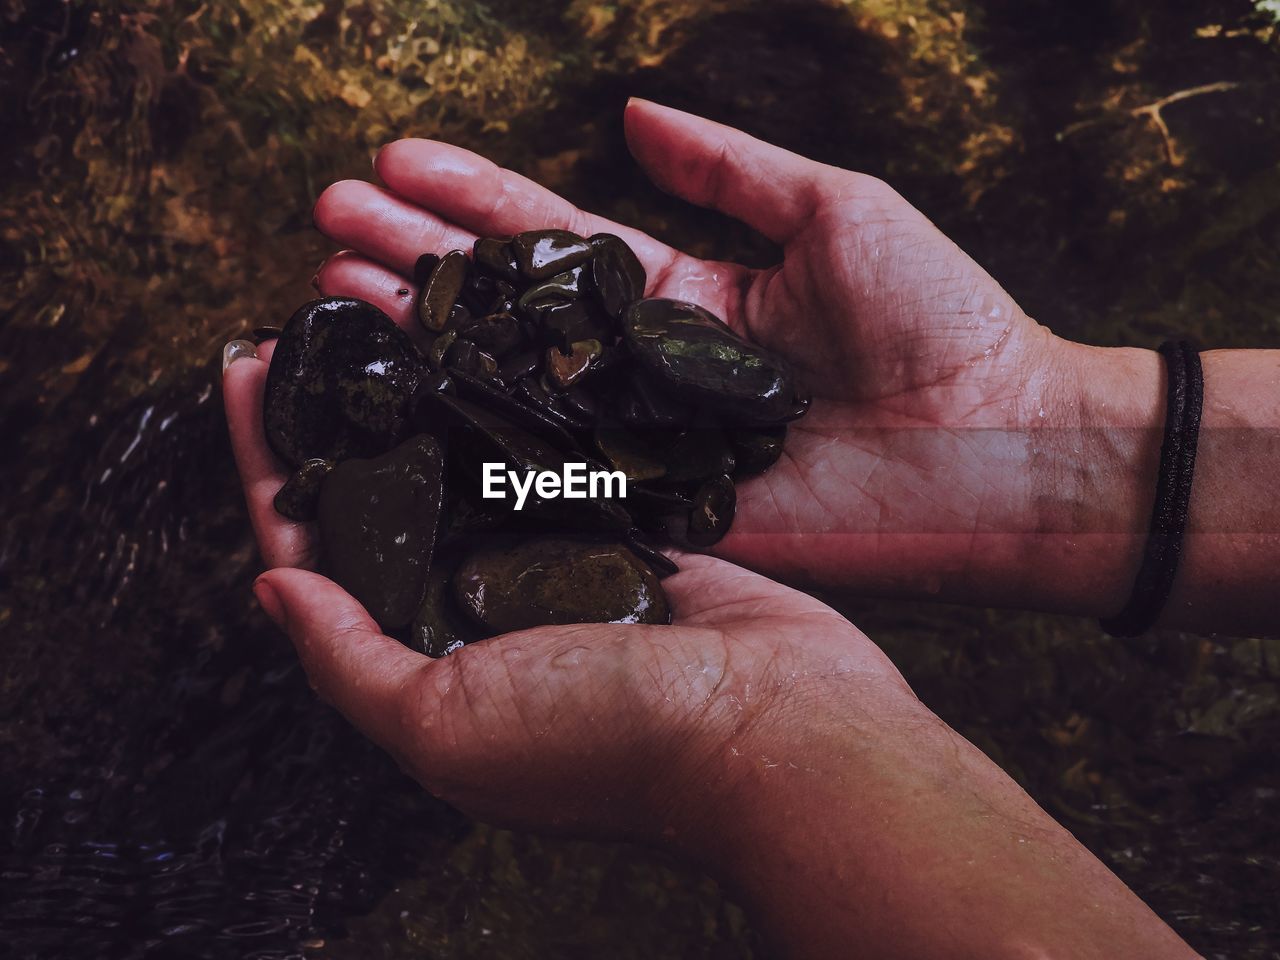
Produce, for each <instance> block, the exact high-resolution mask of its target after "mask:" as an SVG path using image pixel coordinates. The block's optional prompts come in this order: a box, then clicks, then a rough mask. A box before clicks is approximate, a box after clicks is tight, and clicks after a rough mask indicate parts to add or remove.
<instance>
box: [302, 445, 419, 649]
mask: <svg viewBox="0 0 1280 960" xmlns="http://www.w3.org/2000/svg"><path fill="white" fill-rule="evenodd" d="M443 499H444V456H443V454H442V453H441V450H440V445H439V444H438V443H437V442H436V441H435V439H434V438H433V437H429V436H427V435H425V434H422V435H419V436H416V437H413V438H412V439H410V440H406V441H405V442H404V443H402V444H401V445H400V446H398V447H396V448H395V449H394V450H392V451H391V452H390V453H387V454H384V455H383V456H381V457H375V458H373V459H371V460H347V461H344V462H343V463H340V464H338V465H337V466H336V467H334V468H333V470H332V471H330V473H329V475H328V476H327V477H325V480H324V484H323V485H322V486H321V488H320V508H319V520H320V544H321V547H322V549H323V556H324V566H325V570H326V571H327V572H328V574H329V576H331V577H332V578H333V579H334V581H335V582H337V583H338V584H339V585H340V586H342V587H343V588H344V589H345V590H346V591H347V592H349V593H350V594H351V595H352V596H353V597H355V598H356V599H357V600H359V601H360V602H361V603H362V604H364V607H365V609H366V610H368V611H369V615H370V616H372V617H373V618H374V619H375V620H377V621H378V625H379V626H380V627H381V628H382V629H383V630H397V629H399V628H401V627H404V626H406V625H407V624H408V623H409V622H410V621H411V620H412V619H413V617H414V614H416V613H417V612H418V610H419V608H420V607H421V606H422V600H423V595H424V594H425V592H426V587H427V575H428V574H429V573H430V570H431V554H432V551H433V550H434V549H435V542H436V529H437V526H438V524H439V521H440V508H441V504H442V502H443Z"/></svg>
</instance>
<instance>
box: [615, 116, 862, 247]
mask: <svg viewBox="0 0 1280 960" xmlns="http://www.w3.org/2000/svg"><path fill="white" fill-rule="evenodd" d="M623 121H624V125H625V127H626V135H627V144H628V146H629V147H630V148H631V152H632V154H634V155H635V158H636V160H638V161H639V163H640V165H641V166H642V167H644V169H645V172H646V173H648V174H649V176H650V177H651V178H652V179H653V181H654V182H655V183H656V184H658V186H660V187H662V188H663V189H664V190H666V191H667V192H669V193H674V194H675V195H676V196H678V197H682V198H684V199H685V200H688V201H689V202H691V203H696V204H697V205H698V206H700V207H711V208H712V209H714V210H719V211H720V212H721V213H726V214H728V215H729V216H731V217H734V218H736V219H738V220H741V221H742V222H744V223H746V224H748V225H749V226H751V227H754V228H755V229H756V230H759V231H760V232H761V233H763V234H764V235H765V236H766V237H768V238H769V239H770V240H773V241H775V242H776V243H782V244H785V243H787V242H788V241H789V240H790V239H791V238H792V237H793V236H794V235H795V234H796V233H797V232H799V230H800V229H801V228H802V227H803V226H804V225H805V224H806V223H807V222H808V221H809V220H810V218H812V216H813V214H814V213H815V211H816V210H817V209H818V207H819V205H820V204H822V203H823V202H824V201H826V200H829V199H831V198H832V197H834V196H836V195H837V194H838V193H839V192H840V191H841V189H842V188H843V190H844V193H845V194H846V195H847V194H849V193H850V192H851V191H850V189H849V187H850V185H852V184H856V183H857V182H858V181H859V180H863V181H866V182H867V183H875V182H877V181H874V180H873V178H871V177H863V176H861V175H859V174H855V173H850V172H849V171H847V170H841V169H840V168H838V167H829V166H827V165H826V164H822V163H818V162H817V161H814V160H809V159H807V158H805V157H802V156H799V155H798V154H794V153H791V152H790V151H788V150H783V149H782V148H781V147H775V146H773V145H772V144H769V143H765V142H764V141H763V140H757V139H756V138H755V137H752V136H749V135H748V134H745V133H743V132H742V131H741V130H735V129H734V128H733V127H727V126H725V125H724V124H721V123H715V122H714V121H711V120H706V119H704V118H702V117H698V116H694V115H693V114H691V113H684V112H683V111H680V110H673V109H672V108H671V107H664V106H660V105H659V104H656V103H652V102H650V101H648V100H638V99H635V98H632V99H631V100H630V101H629V102H628V103H627V109H626V113H625V115H624V117H623Z"/></svg>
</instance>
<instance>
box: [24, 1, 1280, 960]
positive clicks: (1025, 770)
mask: <svg viewBox="0 0 1280 960" xmlns="http://www.w3.org/2000/svg"><path fill="white" fill-rule="evenodd" d="M1278 18H1280V5H1277V4H1276V3H1275V2H1274V0H1257V2H1251V0H1201V2H1186V3H1176V2H1165V3H1158V4H1157V3H1150V2H1142V0H1077V2H1075V3H1061V2H1058V0H862V2H855V0H848V2H837V0H830V2H820V0H809V2H801V0H793V2H750V0H705V2H699V0H619V2H616V3H588V2H581V0H574V2H568V3H556V2H551V3H542V4H530V3H524V2H517V0H489V2H478V0H473V2H467V0H414V2H411V0H369V2H363V3H345V4H344V3H341V2H335V0H226V2H218V0H209V2H204V3H201V2H198V0H146V2H144V0H133V2H126V0H103V2H98V3H86V2H79V0H0V129H2V130H3V131H4V136H3V140H2V142H0V171H2V176H0V440H2V441H3V451H4V453H3V456H0V510H2V511H3V517H4V521H3V525H2V526H0V770H3V771H4V776H3V779H2V781H0V817H3V820H2V821H0V822H3V823H4V824H5V828H6V829H5V832H4V834H3V839H0V940H3V941H4V943H5V946H6V947H7V950H6V949H0V955H6V956H14V957H36V956H40V957H46V956H104V957H105V956H120V957H126V956H130V957H131V956H162V955H163V956H167V955H172V953H179V954H181V955H183V956H187V957H195V956H217V957H221V956H228V957H243V956H258V957H278V956H289V955H292V954H293V953H296V952H297V951H298V950H300V949H304V948H306V949H309V950H312V951H314V952H316V953H317V954H318V955H320V956H329V957H335V958H339V957H341V958H372V957H417V956H422V957H442V958H443V957H473V956H476V957H479V956H483V957H539V958H577V957H596V956H613V957H624V958H625V957H648V956H653V955H677V956H682V957H714V958H731V957H752V956H762V955H763V951H762V948H761V946H760V944H759V942H758V941H757V939H756V937H755V935H754V934H753V932H752V931H751V927H750V923H749V918H745V917H744V916H743V915H742V913H741V911H740V910H738V909H737V908H736V907H734V906H733V905H732V904H730V903H728V902H726V901H725V900H724V899H723V897H722V895H721V894H720V893H719V891H718V890H717V889H716V888H715V886H714V885H713V884H712V883H711V882H710V881H708V880H705V879H701V878H698V877H696V876H692V875H690V874H688V873H687V872H685V871H683V870H681V869H679V868H677V867H676V866H674V865H672V864H670V863H667V862H665V861H663V860H662V859H661V858H658V857H656V856H654V855H652V854H650V853H647V852H643V851H639V850H635V849H632V848H628V847H623V846H612V845H596V844H585V843H568V842H559V841H557V842H551V841H545V840H539V839H536V838H533V837H529V836H524V835H519V834H511V833H507V832H503V831H496V830H492V829H488V828H483V827H477V826H475V825H472V824H470V823H468V822H466V821H465V820H463V819H462V818H461V817H460V816H458V815H457V814H456V813H454V812H452V811H450V810H448V809H446V808H444V807H443V806H441V805H439V804H436V803H434V802H432V801H431V800H429V799H428V798H425V797H423V796H421V795H420V793H419V792H418V791H417V790H416V789H414V788H413V787H412V785H410V784H407V783H406V782H405V781H404V780H403V778H401V777H400V776H399V774H398V773H397V772H396V771H395V769H394V767H393V766H392V765H391V764H390V763H389V762H388V761H386V760H385V759H384V758H382V757H381V756H379V755H378V754H377V753H376V752H375V751H373V750H372V749H370V748H368V747H367V746H365V745H364V744H363V743H362V742H361V741H360V740H359V738H358V737H356V736H355V735H354V734H352V733H351V732H350V731H349V730H347V728H346V727H345V725H344V724H343V723H342V722H341V721H340V720H338V719H337V718H336V717H334V716H333V715H332V714H330V712H329V711H327V710H326V709H325V708H323V707H320V706H319V705H317V704H316V703H315V702H314V701H313V699H312V698H311V696H310V694H309V692H308V691H307V689H306V685H305V682H303V680H302V679H301V677H300V676H299V675H298V671H297V668H296V666H295V665H294V662H293V658H292V654H291V652H290V651H289V649H288V648H287V645H286V644H285V643H284V641H283V640H281V639H280V638H277V637H276V636H275V635H274V634H273V632H272V630H271V629H270V627H269V626H268V624H267V623H266V621H265V620H264V619H263V617H262V616H261V615H260V614H259V613H258V612H256V611H255V610H254V609H253V607H252V604H251V599H250V595H249V590H248V585H249V583H250V582H251V578H252V576H253V574H254V572H255V571H256V569H257V558H256V557H255V555H254V551H253V546H252V543H251V540H250V539H249V534H248V530H247V526H246V524H245V521H244V518H243V515H242V511H241V503H240V499H239V493H238V491H237V489H236V486H235V478H234V471H233V469H232V466H231V464H230V461H229V454H228V450H227V443H226V438H225V426H224V425H223V423H222V420H221V414H220V412H219V397H218V395H217V386H216V379H217V378H216V372H217V366H216V358H217V355H218V353H219V351H220V348H221V345H222V343H223V342H224V341H226V340H227V339H229V338H231V337H235V336H237V335H241V334H243V333H245V332H246V331H247V330H249V329H251V328H252V327H254V326H256V325H259V324H263V323H273V322H275V323H278V322H281V321H282V320H283V319H284V318H285V317H286V316H287V315H288V314H289V312H290V311H291V310H292V309H293V307H295V306H296V305H297V304H298V303H300V302H301V301H303V300H305V299H308V298H309V297H310V295H311V289H310V287H309V286H308V281H309V279H310V278H311V276H312V273H313V271H314V268H315V266H316V264H317V263H318V262H319V261H320V259H322V258H323V257H324V256H325V255H326V253H328V252H329V251H328V248H327V247H326V245H325V243H324V242H323V241H322V239H321V238H320V237H319V236H318V235H317V234H316V233H315V232H314V231H312V230H311V228H310V209H311V205H312V203H313V201H314V200H315V198H316V196H317V194H318V193H319V191H320V190H321V189H323V187H324V185H325V184H327V183H328V182H330V181H331V180H333V179H336V178H341V177H353V176H354V177H367V176H370V175H371V170H370V166H369V162H370V159H371V157H372V154H373V152H374V151H375V150H376V149H377V148H378V147H379V146H380V145H381V144H383V143H385V142H387V141H388V140H391V139H393V138H395V137H399V136H405V135H413V136H430V137H439V138H444V139H447V140H450V141H452V142H455V143H459V144H462V145H465V146H467V147H471V148H473V149H476V150H479V151H481V152H483V153H486V154H487V155H489V156H491V157H492V158H494V159H495V160H497V161H498V162H500V163H503V164H506V165H508V166H511V167H513V168H515V169H517V170H520V171H521V172H523V173H526V174H528V175H530V176H532V177H534V178H536V179H538V180H540V181H542V182H544V183H547V184H549V185H550V186H552V187H554V188H555V189H558V190H561V191H562V192H564V193H565V194H566V195H568V196H569V197H570V198H572V199H573V200H575V201H577V202H578V203H579V204H581V205H583V206H588V207H591V208H593V209H596V210H598V211H601V212H603V213H606V214H608V215H610V216H613V217H616V218H619V219H624V220H627V221H630V222H633V223H635V224H637V225H639V226H642V227H645V228H647V229H649V230H651V231H653V232H655V233H656V234H658V235H660V236H662V237H663V238H665V239H668V240H670V241H672V242H675V243H678V244H682V245H684V246H685V247H687V248H689V249H692V250H695V251H698V252H702V253H709V254H714V255H717V256H722V257H743V258H745V259H747V260H750V261H753V262H765V261H767V260H768V258H769V257H770V256H771V255H772V251H771V250H770V249H769V247H768V245H767V244H764V243H763V242H761V241H760V240H759V238H757V237H754V236H752V235H751V234H750V233H749V232H747V231H745V230H743V229H742V228H740V227H737V226H735V225H732V224H728V223H726V222H724V221H723V220H722V219H720V218H718V217H716V216H715V215H711V214H707V213H704V212H700V211H696V210H691V209H688V208H686V207H684V206H683V205H681V204H679V203H677V202H675V201H673V200H671V199H670V198H668V197H665V196H663V195H662V194H660V193H658V192H657V191H656V190H655V189H654V188H652V187H651V186H649V185H648V184H647V183H646V182H645V181H644V180H643V178H642V177H641V176H640V175H639V173H638V172H637V171H636V170H635V168H634V167H633V165H632V164H631V163H630V162H629V159H628V157H627V154H626V150H625V145H624V143H623V140H622V136H621V126H620V108H621V106H622V104H623V102H624V101H625V98H626V97H627V96H628V95H639V96H645V97H649V98H652V99H656V100H659V101H662V102H665V103H670V104H673V105H677V106H681V107H684V108H687V109H692V110H694V111H697V112H700V113H703V114H706V115H709V116H711V117H714V118H715V119H718V120H722V121H725V122H728V123H732V124H735V125H737V126H740V127H742V128H744V129H746V130H748V131H750V132H752V133H755V134H757V135H760V136H763V137H765V138H767V139H769V140H772V141H774V142H777V143H780V144H783V145H785V146H787V147H790V148H792V149H795V150H798V151H800V152H803V153H806V154H808V155H810V156H814V157H817V158H819V159H822V160H825V161H828V162H831V163H836V164H840V165H843V166H848V167H853V168H857V169H861V170H865V171H868V172H871V173H874V174H877V175H879V176H882V177H885V178H886V179H888V180H890V181H891V182H892V183H893V184H894V185H895V186H897V187H898V188H899V189H900V190H901V191H902V192H903V193H904V194H906V195H907V197H908V198H909V199H911V200H912V201H913V202H915V203H916V204H917V205H919V206H920V207H921V208H922V209H924V210H925V211H926V212H927V213H928V214H929V215H930V216H932V217H933V218H934V219H935V220H936V221H937V222H938V223H939V224H940V225H941V226H942V228H943V229H944V230H946V231H947V232H949V233H950V234H951V235H952V236H953V237H954V238H955V239H956V240H957V241H958V242H960V244H961V245H962V246H964V247H965V248H966V249H967V250H968V251H969V252H971V253H972V254H973V255H974V256H975V257H976V258H977V259H978V260H979V261H980V262H982V263H983V264H984V265H986V266H987V267H988V268H989V269H990V270H991V271H992V272H993V273H994V274H995V275H996V276H997V278H998V279H1000V280H1001V281H1002V282H1003V283H1004V284H1005V285H1006V286H1007V287H1009V289H1010V290H1011V291H1012V292H1013V293H1014V294H1015V296H1017V297H1018V298H1019V299H1020V301H1021V302H1022V304H1023V305H1024V306H1025V307H1026V308H1027V310H1028V312H1030V313H1031V314H1032V315H1033V316H1035V317H1037V319H1039V320H1041V321H1042V322H1045V323H1047V324H1049V325H1050V326H1051V327H1053V328H1054V329H1055V330H1057V331H1059V332H1060V333H1063V334H1066V335H1069V336H1073V337H1077V338H1081V339H1087V340H1090V341H1093V342H1100V343H1128V344H1135V345H1147V346H1152V345H1155V344H1156V343H1157V342H1158V341H1159V340H1160V339H1161V338H1162V337H1163V336H1165V335H1166V334H1169V333H1172V332H1178V333H1182V334H1190V335H1192V336H1195V337H1197V338H1199V339H1200V340H1201V341H1202V343H1203V344H1204V345H1206V346H1272V347H1276V346H1280V307H1278V306H1277V304H1280V122H1278V121H1280V96H1278V94H1280V28H1278V27H1277V19H1278ZM837 600H838V602H839V603H840V604H841V606H842V608H843V609H845V610H846V611H847V612H849V614H850V615H851V616H852V617H853V618H854V619H855V620H856V621H857V622H858V623H859V625H860V626H862V627H863V628H864V629H865V630H866V631H867V632H868V633H869V634H870V635H871V636H872V637H873V638H875V639H877V640H878V641H880V642H882V643H883V644H884V645H885V646H886V648H887V649H888V650H889V651H890V652H891V654H892V655H893V657H894V659H895V660H896V661H897V662H898V663H899V664H900V665H901V667H902V669H903V670H904V672H905V673H906V674H907V676H908V678H909V680H910V681H911V682H912V684H913V685H914V686H915V688H916V689H917V691H918V692H919V693H920V694H921V696H922V697H923V698H924V699H925V700H926V702H928V703H929V704H930V705H931V706H932V707H933V708H934V709H936V710H937V711H938V712H939V713H941V714H942V716H943V717H944V718H945V719H947V720H948V721H949V722H950V723H952V724H953V725H955V726H956V727H957V728H958V729H960V730H961V731H962V732H964V733H965V734H966V735H967V736H969V737H970V738H972V739H973V740H974V741H975V742H976V743H978V744H979V746H981V747H982V748H983V749H984V750H986V751H987V752H988V753H989V754H990V755H991V756H992V757H994V758H995V759H996V760H997V761H998V762H1000V763H1001V764H1002V765H1003V766H1004V767H1005V768H1006V769H1007V770H1009V772H1010V773H1011V774H1013V775H1014V776H1015V777H1016V778H1017V779H1018V780H1019V781H1020V782H1021V783H1023V784H1024V785H1025V786H1026V787H1027V788H1028V789H1029V790H1030V791H1031V793H1032V794H1033V795H1034V796H1035V797H1036V799H1037V800H1038V801H1040V802H1041V803H1042V804H1043V805H1045V806H1046V808H1047V809H1048V810H1049V811H1050V812H1051V813H1052V814H1053V815H1054V816H1056V817H1058V818H1059V819H1061V820H1062V821H1063V822H1064V823H1066V825H1067V826H1068V827H1070V828H1071V829H1072V830H1073V831H1075V832H1076V834H1077V835H1078V836H1079V837H1080V838H1081V839H1082V840H1083V841H1084V842H1085V843H1087V844H1088V845H1089V846H1090V847H1091V848H1092V849H1093V850H1094V851H1096V852H1097V853H1098V854H1099V855H1100V856H1101V857H1102V858H1103V859H1104V860H1105V861H1106V862H1107V863H1108V864H1110V865H1111V866H1112V868H1113V869H1115V870H1116V871H1117V872H1118V873H1119V874H1120V876H1121V877H1123V878H1124V879H1125V880H1126V881H1127V882H1128V883H1130V884H1131V885H1133V886H1134V888H1135V889H1136V890H1137V891H1138V892H1139V893H1140V894H1141V895H1142V896H1143V897H1144V898H1146V899H1147V900H1148V902H1150V903H1151V904H1152V905H1153V907H1154V908H1155V909H1156V910H1157V911H1158V912H1159V913H1160V914H1161V915H1162V916H1164V917H1165V918H1167V919H1168V920H1169V921H1170V922H1171V923H1172V924H1173V925H1174V926H1175V927H1176V928H1177V929H1178V930H1179V931H1180V932H1181V933H1182V934H1183V935H1184V936H1186V937H1187V938H1188V939H1190V941H1191V942H1192V943H1193V944H1194V945H1195V946H1197V947H1198V948H1199V949H1201V950H1202V951H1203V952H1205V953H1206V954H1207V955H1209V956H1214V957H1217V956H1222V957H1226V956H1232V957H1257V958H1262V957H1275V956H1280V941H1277V940H1276V939H1275V937H1276V931H1277V929H1280V907H1278V906H1277V904H1278V903H1280V879H1278V877H1280V872H1278V871H1280V840H1278V839H1277V837H1278V836H1280V832H1277V830H1276V829H1275V824H1276V823H1277V822H1280V809H1278V808H1280V767H1278V765H1277V762H1276V759H1275V744H1276V743H1277V742H1278V740H1280V643H1277V642H1275V641H1265V640H1259V639H1229V638H1214V637H1193V636H1185V635H1177V634H1167V635H1162V636H1155V637H1150V638H1146V639H1144V640H1141V641H1138V642H1127V643H1123V642H1119V641H1115V640H1112V639H1109V638H1107V637H1105V636H1103V635H1102V634H1101V633H1100V632H1099V630H1098V628H1097V626H1096V625H1095V624H1093V623H1090V622H1082V621H1078V620H1072V619H1067V618H1061V617H1045V616H1031V615H1021V614H1009V613H1000V612H995V611H984V610H958V609H950V608H940V607H932V606H926V605H904V604H892V605H891V604H882V603H871V602H868V601H861V600H858V599H857V598H837Z"/></svg>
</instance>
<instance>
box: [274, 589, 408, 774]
mask: <svg viewBox="0 0 1280 960" xmlns="http://www.w3.org/2000/svg"><path fill="white" fill-rule="evenodd" d="M253 592H254V595H255V596H256V597H257V598H258V602H259V603H260V604H262V607H263V609H264V610H265V611H266V612H267V615H268V616H269V617H271V619H272V620H274V621H275V622H276V624H277V626H279V627H280V628H281V629H283V630H284V631H285V632H286V633H288V634H289V639H290V640H292V641H293V645H294V647H296V648H297V651H298V658H299V659H300V660H301V661H302V667H303V669H304V670H306V672H307V678H308V679H309V680H310V681H311V686H312V687H313V688H314V689H315V691H316V692H317V693H318V694H319V695H320V696H321V697H322V698H324V699H325V700H327V701H328V702H329V703H331V704H333V706H335V707H336V708H337V709H338V710H339V712H341V713H342V714H343V715H344V716H345V717H346V718H347V719H348V720H350V721H351V722H352V723H353V724H354V725H355V726H356V727H358V728H359V729H360V730H361V731H362V732H363V733H364V734H365V735H366V736H368V737H370V738H371V739H372V740H374V741H375V742H376V743H378V744H379V745H380V746H382V747H383V748H384V749H387V750H389V751H391V752H392V753H399V752H400V750H401V748H402V746H403V745H402V744H401V743H400V740H401V739H402V736H403V729H402V728H403V719H404V716H405V713H406V701H407V699H408V697H409V696H410V693H411V690H412V687H413V682H414V681H415V680H416V679H417V678H418V677H419V675H420V672H421V670H422V669H423V668H424V666H426V665H428V664H430V662H431V661H429V660H427V659H426V658H425V657H422V656H420V655H418V654H416V653H414V652H413V651H412V650H410V649H409V648H408V647H406V646H404V645H403V644H401V643H400V642H399V641H397V640H393V639H392V638H391V637H388V636H385V635H384V634H383V633H382V631H381V630H379V629H378V625H377V623H375V622H374V620H373V618H372V617H370V616H369V614H368V613H367V612H366V611H365V609H364V607H362V606H361V605H360V604H359V602H358V601H357V600H356V599H355V598H354V597H352V596H351V594H349V593H347V592H346V591H345V590H343V589H342V588H341V587H339V586H338V585H337V584H336V583H334V582H333V581H332V580H329V579H327V578H326V577H322V576H320V575H319V574H316V573H311V572H310V571H307V570H298V569H295V568H291V567H280V568H277V569H275V570H269V571H267V572H266V573H264V574H263V575H262V576H260V577H259V578H258V580H257V582H256V583H254V585H253Z"/></svg>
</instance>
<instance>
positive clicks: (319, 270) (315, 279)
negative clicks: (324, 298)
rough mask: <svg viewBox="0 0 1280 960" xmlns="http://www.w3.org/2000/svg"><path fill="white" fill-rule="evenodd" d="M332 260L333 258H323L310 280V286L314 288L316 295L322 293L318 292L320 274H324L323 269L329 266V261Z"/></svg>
mask: <svg viewBox="0 0 1280 960" xmlns="http://www.w3.org/2000/svg"><path fill="white" fill-rule="evenodd" d="M332 259H333V257H325V258H324V259H323V260H321V261H320V266H318V267H316V273H315V276H313V277H312V278H311V286H313V287H315V288H316V292H317V293H321V292H323V291H321V290H320V274H322V273H324V268H325V267H327V266H328V265H329V261H330V260H332Z"/></svg>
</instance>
